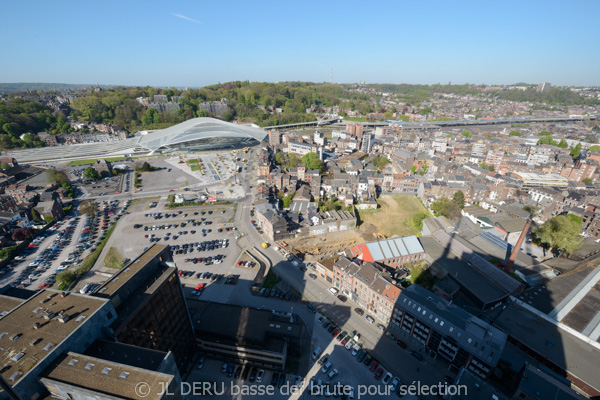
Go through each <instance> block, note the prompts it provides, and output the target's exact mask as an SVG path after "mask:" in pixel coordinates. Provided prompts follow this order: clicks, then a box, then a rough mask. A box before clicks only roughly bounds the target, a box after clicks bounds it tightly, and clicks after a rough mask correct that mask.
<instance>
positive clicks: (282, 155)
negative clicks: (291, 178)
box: [275, 151, 285, 165]
mask: <svg viewBox="0 0 600 400" xmlns="http://www.w3.org/2000/svg"><path fill="white" fill-rule="evenodd" d="M275 162H276V163H277V164H278V165H283V164H284V163H285V153H284V152H282V151H280V152H278V153H277V154H275Z"/></svg>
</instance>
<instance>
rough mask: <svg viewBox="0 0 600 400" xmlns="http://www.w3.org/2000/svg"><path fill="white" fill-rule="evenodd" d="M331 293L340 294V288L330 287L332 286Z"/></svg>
mask: <svg viewBox="0 0 600 400" xmlns="http://www.w3.org/2000/svg"><path fill="white" fill-rule="evenodd" d="M329 293H331V294H333V295H336V294H338V293H339V290H337V289H336V288H334V287H330V288H329Z"/></svg>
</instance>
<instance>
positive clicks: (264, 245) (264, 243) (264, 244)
mask: <svg viewBox="0 0 600 400" xmlns="http://www.w3.org/2000/svg"><path fill="white" fill-rule="evenodd" d="M261 246H262V247H264V248H265V249H266V248H267V247H269V245H268V244H267V243H266V242H262V245H261Z"/></svg>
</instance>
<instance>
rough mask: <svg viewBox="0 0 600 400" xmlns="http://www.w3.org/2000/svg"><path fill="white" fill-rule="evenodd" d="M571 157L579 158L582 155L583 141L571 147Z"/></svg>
mask: <svg viewBox="0 0 600 400" xmlns="http://www.w3.org/2000/svg"><path fill="white" fill-rule="evenodd" d="M570 154H571V157H573V158H577V157H579V156H580V155H581V143H577V146H575V147H573V148H572V149H571V153H570Z"/></svg>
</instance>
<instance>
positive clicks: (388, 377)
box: [381, 372, 393, 385]
mask: <svg viewBox="0 0 600 400" xmlns="http://www.w3.org/2000/svg"><path fill="white" fill-rule="evenodd" d="M392 378H393V375H392V374H390V373H389V372H388V373H387V374H385V376H384V377H383V379H382V380H381V383H383V384H384V385H387V384H388V383H390V381H391V380H392Z"/></svg>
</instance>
